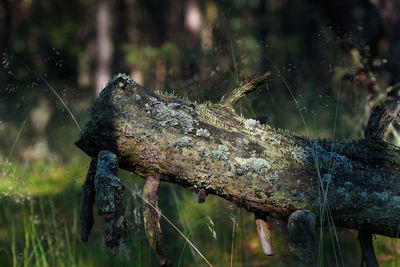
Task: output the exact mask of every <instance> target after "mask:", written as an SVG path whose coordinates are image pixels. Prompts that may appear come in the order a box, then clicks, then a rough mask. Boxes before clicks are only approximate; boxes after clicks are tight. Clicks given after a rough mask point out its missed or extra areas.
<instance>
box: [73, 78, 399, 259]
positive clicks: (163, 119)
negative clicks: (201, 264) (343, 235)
mask: <svg viewBox="0 0 400 267" xmlns="http://www.w3.org/2000/svg"><path fill="white" fill-rule="evenodd" d="M268 76H269V74H268V73H266V74H263V75H259V76H256V77H254V78H253V79H251V80H249V81H246V82H244V83H243V84H242V85H241V86H240V87H239V88H237V89H235V90H233V91H232V93H229V94H227V96H226V97H224V98H223V99H222V100H221V102H220V103H216V104H211V103H203V104H199V103H193V102H191V101H189V100H187V99H181V98H178V97H176V96H173V95H164V94H162V93H156V92H152V91H149V90H147V89H145V88H143V87H142V86H140V85H138V84H137V83H135V82H134V81H132V80H131V79H130V78H129V77H128V76H126V75H123V74H119V75H117V76H114V78H113V79H112V80H111V81H110V82H109V83H108V84H107V86H106V87H105V88H104V89H103V91H102V92H101V94H100V96H99V97H98V98H97V99H96V101H95V102H94V104H93V107H92V109H91V113H90V118H89V121H88V122H87V124H86V126H85V128H84V130H83V131H82V133H81V136H80V139H79V140H78V141H77V142H76V145H77V146H78V147H79V148H80V149H81V150H83V151H84V152H85V153H87V154H88V155H89V156H91V157H94V158H96V157H97V156H98V154H99V153H100V151H103V150H108V151H111V152H112V153H114V154H115V155H116V156H117V158H118V167H119V168H123V169H126V170H128V171H131V172H135V173H136V174H138V175H140V176H142V177H150V176H156V177H159V179H160V180H161V181H167V182H171V183H175V184H178V185H181V186H183V187H185V188H187V189H189V190H192V191H194V192H196V193H199V202H201V201H203V199H205V196H206V195H207V194H214V195H217V196H220V197H222V198H225V199H227V200H228V201H231V202H233V203H235V204H237V205H238V206H240V207H244V208H245V209H247V210H248V211H250V212H253V213H254V214H255V215H256V218H267V217H273V218H275V219H279V220H283V221H288V219H289V217H290V215H291V214H292V213H293V212H295V211H304V212H298V213H296V219H293V220H292V222H293V223H295V222H296V221H299V222H305V221H307V225H306V226H305V227H304V229H305V230H307V229H311V228H312V227H310V225H312V224H313V222H311V221H310V220H311V219H310V218H315V221H316V222H319V221H320V218H321V216H322V214H321V207H328V208H329V213H330V215H331V216H332V219H333V221H334V223H335V225H336V226H341V227H346V228H350V229H357V230H363V231H367V232H369V233H375V234H380V235H384V236H390V237H397V236H398V235H399V225H400V192H399V191H400V180H399V177H400V175H399V174H400V172H399V168H400V154H399V152H400V149H399V148H398V147H396V146H394V145H392V144H389V143H387V142H385V141H383V140H381V139H379V138H366V139H361V140H353V141H350V142H346V143H343V142H334V141H329V140H324V139H311V138H307V137H301V136H297V135H295V134H293V133H290V132H288V131H283V130H279V129H274V128H272V127H271V126H269V125H262V124H260V123H259V122H258V121H256V120H253V119H245V118H243V117H241V116H239V115H237V114H236V113H235V111H234V109H233V107H234V105H235V104H236V103H237V102H238V101H239V100H240V99H241V98H242V97H243V96H244V95H246V94H247V93H249V92H251V91H253V90H255V89H257V88H258V87H260V86H261V85H262V84H263V83H264V82H265V81H266V80H267V79H268ZM371 125H372V126H371V127H374V125H382V123H381V124H379V123H375V124H374V123H371ZM371 127H369V129H368V133H369V135H372V134H371ZM377 127H378V126H377ZM378 128H379V127H378ZM382 128H385V127H381V128H380V129H377V130H376V131H384V130H385V129H382ZM372 132H373V131H372ZM374 136H375V135H374ZM376 136H381V134H380V133H377V134H376ZM382 136H383V134H382ZM87 186H88V185H87ZM153 190H155V189H153ZM200 200H201V201H200ZM155 204H156V203H155ZM87 210H90V209H87ZM322 210H324V208H322ZM301 214H306V215H305V216H306V217H304V218H303V217H301V216H302V215H301ZM89 217H90V216H89ZM326 217H327V216H324V218H326ZM312 220H314V219H312ZM300 226H301V225H300ZM300 226H297V225H295V227H294V228H293V229H298V228H299V227H300ZM315 226H316V227H318V223H315ZM85 227H86V228H88V227H87V226H85ZM296 231H297V230H296ZM310 231H311V230H310ZM260 232H263V231H260ZM308 234H309V235H313V233H311V232H310V233H308ZM297 238H298V237H297ZM261 239H262V240H264V241H263V242H264V243H265V244H266V242H267V241H265V240H267V239H266V238H265V237H264V238H263V237H261ZM296 242H297V241H296ZM296 242H295V241H293V242H291V244H294V246H295V245H296V244H297V243H298V242H297V243H296ZM306 243H310V246H309V248H308V249H301V250H298V249H294V252H295V253H296V251H311V250H312V248H314V247H315V244H313V242H311V241H310V242H308V241H307V242H306ZM271 247H272V246H271ZM269 253H270V254H273V252H272V251H270V252H269ZM299 256H300V258H303V259H304V258H309V259H315V257H313V256H311V255H310V256H308V257H302V256H301V255H299ZM164 258H165V257H164Z"/></svg>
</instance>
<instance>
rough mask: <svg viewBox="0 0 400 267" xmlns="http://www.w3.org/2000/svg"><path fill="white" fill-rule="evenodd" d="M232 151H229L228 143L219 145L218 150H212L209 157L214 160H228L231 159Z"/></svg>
mask: <svg viewBox="0 0 400 267" xmlns="http://www.w3.org/2000/svg"><path fill="white" fill-rule="evenodd" d="M229 156H230V153H229V148H228V147H227V146H226V145H219V146H218V150H212V151H211V152H210V153H209V154H208V157H209V158H210V159H211V160H212V161H214V160H224V161H227V160H228V159H229Z"/></svg>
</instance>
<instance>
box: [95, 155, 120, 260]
mask: <svg viewBox="0 0 400 267" xmlns="http://www.w3.org/2000/svg"><path fill="white" fill-rule="evenodd" d="M94 185H95V188H96V202H97V207H98V210H99V214H100V215H103V216H104V218H105V219H106V221H107V226H106V245H107V246H108V247H109V248H111V249H112V250H113V253H114V254H116V253H117V250H118V246H119V243H120V239H121V238H123V237H125V234H126V219H125V209H124V207H123V205H122V192H123V187H122V184H121V182H120V180H119V178H118V159H117V156H116V155H115V154H114V153H113V152H111V151H107V150H103V151H100V153H99V155H98V161H97V171H96V176H95V179H94Z"/></svg>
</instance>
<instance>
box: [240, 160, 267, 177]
mask: <svg viewBox="0 0 400 267" xmlns="http://www.w3.org/2000/svg"><path fill="white" fill-rule="evenodd" d="M235 160H236V162H237V163H238V164H239V165H236V174H237V175H244V174H245V173H247V172H254V173H257V174H262V172H263V171H265V170H269V169H271V165H270V164H269V162H268V161H266V160H265V159H262V158H247V159H246V158H238V157H237V158H235Z"/></svg>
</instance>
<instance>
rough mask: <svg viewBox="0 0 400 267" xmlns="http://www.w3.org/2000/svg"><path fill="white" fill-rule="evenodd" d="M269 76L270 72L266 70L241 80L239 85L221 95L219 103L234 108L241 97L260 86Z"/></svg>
mask: <svg viewBox="0 0 400 267" xmlns="http://www.w3.org/2000/svg"><path fill="white" fill-rule="evenodd" d="M269 76H271V73H270V72H266V73H263V74H258V75H256V76H254V77H252V78H250V79H247V80H244V81H242V82H241V84H240V86H239V87H237V88H235V89H233V90H232V91H230V92H228V93H227V94H226V95H224V96H223V97H222V99H221V101H220V104H221V105H223V106H227V107H230V108H234V107H235V106H236V104H237V103H238V102H239V101H240V100H241V99H242V98H243V97H245V96H246V95H248V94H250V93H251V92H253V91H255V90H257V89H259V88H261V87H262V86H263V85H264V84H265V83H266V82H267V79H268V78H269Z"/></svg>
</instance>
